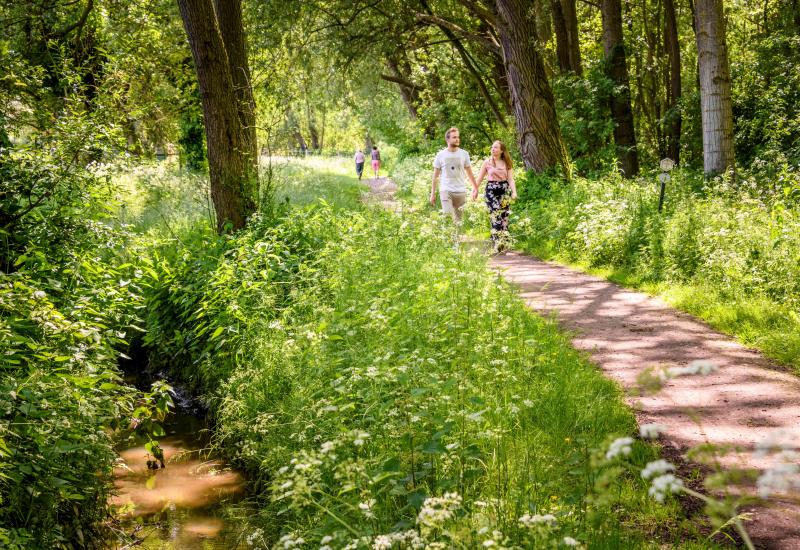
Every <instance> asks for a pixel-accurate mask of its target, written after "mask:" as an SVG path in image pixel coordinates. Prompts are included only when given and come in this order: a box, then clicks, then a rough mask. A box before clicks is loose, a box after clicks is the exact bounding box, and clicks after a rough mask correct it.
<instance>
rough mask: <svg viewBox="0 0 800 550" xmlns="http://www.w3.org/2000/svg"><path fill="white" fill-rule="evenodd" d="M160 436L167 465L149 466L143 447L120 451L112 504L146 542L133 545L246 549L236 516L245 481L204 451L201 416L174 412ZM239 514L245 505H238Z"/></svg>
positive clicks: (168, 548)
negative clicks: (161, 436)
mask: <svg viewBox="0 0 800 550" xmlns="http://www.w3.org/2000/svg"><path fill="white" fill-rule="evenodd" d="M164 427H165V429H166V430H167V433H168V434H170V435H168V436H167V437H165V438H163V439H162V440H161V447H162V449H163V450H164V458H165V460H166V465H167V467H166V468H164V469H159V470H148V469H147V464H146V462H147V459H148V458H151V457H149V456H148V453H147V451H146V450H145V449H144V447H143V446H138V447H133V448H130V449H126V450H124V451H121V452H120V456H121V458H122V464H120V465H119V466H118V467H117V468H116V469H115V470H114V478H115V481H114V485H115V486H116V492H117V494H116V495H115V496H114V497H112V499H111V503H112V505H114V506H115V507H116V508H117V509H118V510H119V513H120V516H121V517H122V519H123V525H124V528H125V530H126V531H127V532H132V531H135V532H136V537H138V538H144V539H145V540H144V542H143V543H142V544H140V545H137V546H135V548H146V549H164V550H173V549H175V550H178V549H180V550H194V549H198V550H200V549H203V550H205V549H214V550H221V549H232V548H237V547H244V546H246V544H245V543H244V542H242V541H240V538H241V536H240V525H239V522H238V521H237V518H236V517H234V513H233V512H234V508H233V507H232V506H231V504H233V503H235V501H236V498H237V496H239V495H240V494H241V492H242V489H243V481H244V480H243V479H242V477H241V475H239V474H238V473H237V472H235V471H233V470H231V469H230V468H228V467H227V466H225V464H224V463H222V462H221V461H219V460H214V459H211V458H210V457H209V455H208V452H207V451H206V450H205V449H206V447H207V444H208V438H207V431H206V430H205V428H204V425H203V422H202V420H200V419H198V418H196V417H193V416H190V415H186V414H176V415H175V416H174V417H173V419H172V420H171V422H169V423H168V424H167V425H165V426H164ZM238 511H239V512H241V509H238Z"/></svg>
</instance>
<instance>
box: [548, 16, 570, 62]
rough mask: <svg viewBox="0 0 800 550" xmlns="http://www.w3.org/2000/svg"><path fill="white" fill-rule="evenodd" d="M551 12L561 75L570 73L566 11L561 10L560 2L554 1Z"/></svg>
mask: <svg viewBox="0 0 800 550" xmlns="http://www.w3.org/2000/svg"><path fill="white" fill-rule="evenodd" d="M551 4H552V7H551V11H552V12H553V30H554V31H555V34H556V58H557V59H558V68H559V70H560V71H561V74H567V73H569V71H570V66H569V46H568V43H569V39H568V38H567V23H566V21H565V20H564V11H563V10H562V9H561V1H560V0H552V2H551Z"/></svg>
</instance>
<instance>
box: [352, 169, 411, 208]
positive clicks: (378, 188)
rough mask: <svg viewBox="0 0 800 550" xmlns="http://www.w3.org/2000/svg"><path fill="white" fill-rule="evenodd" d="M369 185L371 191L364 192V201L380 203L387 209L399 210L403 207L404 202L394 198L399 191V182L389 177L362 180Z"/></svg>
mask: <svg viewBox="0 0 800 550" xmlns="http://www.w3.org/2000/svg"><path fill="white" fill-rule="evenodd" d="M361 181H362V183H364V184H366V185H367V186H369V192H367V193H364V195H363V199H364V202H367V203H373V204H379V205H381V206H382V207H383V208H386V209H387V210H391V211H393V212H397V211H398V210H400V209H402V203H400V201H398V200H396V199H395V198H394V194H395V193H396V192H397V184H396V183H395V182H393V181H392V180H390V179H389V178H386V177H383V178H377V179H376V178H368V179H364V180H361Z"/></svg>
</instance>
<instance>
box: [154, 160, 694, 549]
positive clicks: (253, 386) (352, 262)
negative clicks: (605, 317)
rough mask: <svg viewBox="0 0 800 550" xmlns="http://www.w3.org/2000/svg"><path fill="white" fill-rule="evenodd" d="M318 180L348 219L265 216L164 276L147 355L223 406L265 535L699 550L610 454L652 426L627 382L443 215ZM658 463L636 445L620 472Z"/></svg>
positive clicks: (257, 539)
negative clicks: (259, 499)
mask: <svg viewBox="0 0 800 550" xmlns="http://www.w3.org/2000/svg"><path fill="white" fill-rule="evenodd" d="M296 173H297V172H296ZM304 177H305V178H310V179H311V180H312V181H315V183H314V184H313V193H312V194H313V195H315V196H316V195H325V196H328V192H329V191H333V192H334V194H335V195H336V194H338V195H340V196H342V197H350V200H351V202H350V205H349V206H350V208H349V209H345V208H333V207H331V206H329V205H324V204H323V205H320V204H316V205H311V206H307V207H302V208H297V209H293V210H291V211H289V212H288V213H287V214H286V215H285V217H284V218H283V219H281V220H279V221H278V222H277V223H258V222H256V223H253V224H251V226H250V227H249V229H248V230H247V231H245V232H243V233H241V234H240V235H238V236H237V237H236V238H235V239H232V240H229V241H227V242H226V243H225V244H224V246H222V248H220V249H219V250H217V251H216V252H215V253H214V254H211V253H209V254H208V256H207V257H208V261H206V262H203V263H199V262H197V261H196V258H193V257H192V256H191V255H184V256H182V257H181V258H173V259H172V260H170V262H171V263H167V262H164V263H161V264H158V265H157V266H156V267H157V269H158V280H156V281H153V285H154V287H155V288H156V290H157V291H156V292H155V293H154V294H152V295H151V300H152V301H151V302H150V311H152V312H155V314H154V315H152V316H151V318H150V320H149V328H150V333H149V334H150V338H151V340H150V343H151V345H152V346H153V348H154V350H157V351H158V353H160V354H163V355H165V356H167V357H170V358H171V360H172V361H173V362H176V363H177V364H178V365H179V367H180V368H179V369H178V371H179V372H180V373H181V374H182V376H183V377H184V378H186V379H190V380H192V381H193V382H194V384H195V386H196V387H197V388H198V389H199V390H200V391H202V392H203V393H204V394H205V397H206V400H207V402H208V403H209V405H210V406H211V408H212V411H213V412H214V415H215V420H216V426H217V444H218V445H219V446H220V447H222V448H224V449H225V450H226V451H227V452H228V453H229V454H230V455H231V456H232V457H234V459H235V460H236V461H237V462H238V463H239V464H240V465H241V466H242V467H243V468H245V469H246V470H248V471H249V472H250V475H251V479H252V480H253V483H254V486H255V487H256V488H258V489H260V490H262V491H264V493H263V494H264V495H265V501H264V502H263V506H262V507H261V513H260V518H257V519H256V520H254V527H253V530H252V531H251V532H250V533H249V536H248V541H249V542H251V543H252V544H254V545H256V546H261V547H264V546H270V545H272V544H274V543H276V542H279V544H280V545H281V546H282V547H286V548H289V547H293V546H294V545H297V546H309V545H312V544H318V545H320V546H325V545H327V546H329V547H350V548H362V547H363V548H366V547H373V548H389V547H390V546H391V545H392V544H394V545H395V547H409V548H410V547H417V546H418V545H420V544H430V545H433V546H431V547H462V548H473V547H476V546H480V545H487V546H488V545H492V544H494V545H497V546H504V545H505V546H512V545H515V546H522V547H532V546H537V547H545V546H553V547H558V546H564V545H565V544H567V543H571V542H572V540H571V539H572V538H574V539H575V540H576V541H579V542H580V541H582V542H583V543H589V544H590V545H591V546H592V547H593V548H594V547H596V548H621V547H624V548H639V547H653V546H659V545H661V544H663V543H669V542H671V541H678V540H691V538H692V532H691V531H692V529H693V528H691V527H689V524H688V522H685V521H683V520H682V519H681V517H682V514H681V511H680V509H679V507H678V506H677V504H676V503H675V502H671V503H668V504H667V505H666V506H661V505H657V504H656V503H654V502H653V501H652V500H651V499H649V498H648V496H647V485H646V484H645V483H644V482H643V481H642V480H641V479H639V478H638V477H637V476H629V475H627V474H625V471H626V469H625V468H623V467H622V466H621V463H620V461H619V460H618V459H613V460H608V459H606V458H605V455H604V451H605V449H606V448H607V446H608V443H609V442H610V441H611V440H612V439H613V438H615V437H617V436H621V435H630V434H632V433H634V430H635V421H634V418H633V415H632V414H631V412H630V411H629V410H628V409H627V408H626V407H625V406H624V404H623V402H622V396H621V395H620V392H619V389H618V388H617V387H616V386H615V385H614V384H613V383H612V382H610V381H608V380H606V379H605V378H604V377H603V376H602V375H601V373H600V372H599V371H597V369H596V368H594V367H593V366H591V365H590V364H589V363H588V362H586V361H585V360H584V358H583V357H582V356H581V355H579V354H578V353H577V352H575V351H574V350H572V349H571V348H570V346H569V343H568V340H567V339H566V337H565V336H563V335H562V334H561V333H559V332H558V331H557V330H556V328H555V327H554V326H553V325H552V324H551V323H550V322H548V321H546V320H543V319H541V318H539V317H536V316H535V315H533V314H532V313H530V312H529V311H528V310H527V309H526V308H525V306H524V305H523V304H522V302H521V301H520V300H519V299H518V298H517V296H516V294H515V293H514V292H513V291H512V290H511V289H509V288H508V287H507V286H506V285H505V284H504V283H503V282H502V281H501V280H500V279H499V278H498V277H497V276H495V275H492V274H490V273H489V272H487V270H486V263H485V258H484V257H481V256H479V255H471V254H469V253H465V252H461V251H456V250H453V245H452V240H451V238H450V230H449V229H448V228H447V226H446V222H444V221H443V220H441V219H440V218H439V217H438V216H432V215H430V214H427V213H424V212H423V213H406V214H404V215H402V216H395V215H392V214H389V213H385V212H382V211H380V210H377V209H368V208H365V207H361V206H360V205H359V203H358V202H357V201H356V200H355V199H356V192H357V191H358V190H359V187H358V185H357V184H356V183H355V182H354V181H353V180H352V179H350V180H349V181H347V180H346V179H342V178H341V176H340V175H336V174H334V175H333V176H331V175H330V174H327V175H326V174H321V173H319V172H313V171H312V172H309V173H307V174H306V175H305V176H304ZM301 181H308V180H307V179H306V180H301V178H300V177H297V178H296V179H295V183H296V184H300V182H301ZM343 204H344V201H343V202H342V205H343ZM212 256H213V257H214V258H216V260H215V261H213V260H212ZM186 273H192V274H193V276H192V277H189V278H185V277H184V276H183V275H184V274H186ZM655 456H656V452H655V450H654V449H653V448H652V447H650V446H647V445H645V444H644V443H640V442H636V443H635V444H634V445H633V447H632V453H631V454H630V455H629V456H627V457H625V459H624V460H625V461H627V462H629V463H632V464H634V465H636V466H639V467H641V466H643V465H644V464H645V463H646V462H647V461H648V460H651V459H653V458H654V457H655ZM547 514H552V518H550V517H549V516H547ZM537 515H538V516H537ZM521 518H522V521H521ZM565 537H571V539H565ZM300 539H302V542H300ZM565 541H566V542H565ZM682 544H683V546H682V547H690V546H692V545H694V546H697V547H704V546H708V544H706V543H702V542H698V543H686V542H683V543H682ZM437 545H438V546H437Z"/></svg>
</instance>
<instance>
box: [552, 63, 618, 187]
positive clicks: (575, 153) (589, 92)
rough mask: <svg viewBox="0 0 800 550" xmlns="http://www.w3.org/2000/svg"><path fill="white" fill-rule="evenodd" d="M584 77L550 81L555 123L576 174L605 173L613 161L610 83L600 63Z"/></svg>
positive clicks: (564, 77) (562, 77) (614, 158)
mask: <svg viewBox="0 0 800 550" xmlns="http://www.w3.org/2000/svg"><path fill="white" fill-rule="evenodd" d="M587 73H588V74H587V75H586V76H585V77H584V78H579V77H576V76H574V75H568V76H560V77H556V78H555V79H554V80H553V94H554V95H555V98H556V109H557V111H558V122H559V124H560V126H561V133H562V135H563V136H564V142H565V143H566V144H567V147H568V150H569V155H570V158H572V161H573V162H574V163H575V167H576V168H577V170H578V172H579V173H582V174H589V173H595V174H596V173H598V172H605V171H607V168H608V167H609V166H613V165H614V162H616V157H615V152H614V146H613V139H612V133H613V131H614V123H613V121H612V120H611V119H610V118H609V116H608V104H607V98H608V97H609V95H610V93H611V88H612V86H613V83H612V82H611V80H610V79H609V78H608V77H606V76H605V74H604V73H603V71H602V66H601V65H600V64H595V65H593V66H592V68H591V70H589V71H588V72H587Z"/></svg>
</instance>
